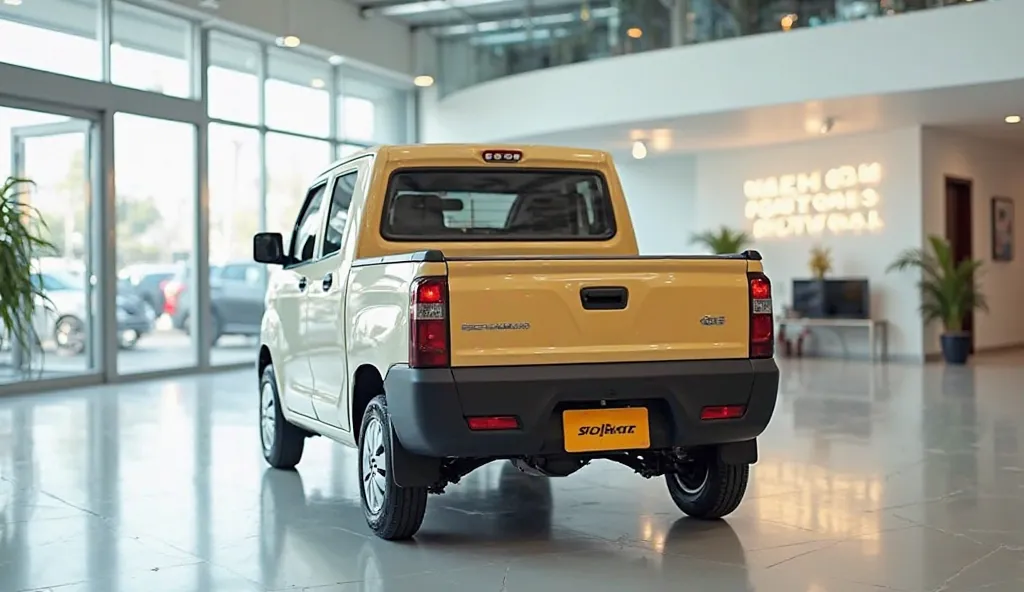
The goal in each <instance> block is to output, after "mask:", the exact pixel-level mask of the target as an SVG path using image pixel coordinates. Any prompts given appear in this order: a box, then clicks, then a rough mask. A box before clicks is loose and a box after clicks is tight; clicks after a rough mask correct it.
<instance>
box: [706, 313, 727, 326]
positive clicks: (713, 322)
mask: <svg viewBox="0 0 1024 592" xmlns="http://www.w3.org/2000/svg"><path fill="white" fill-rule="evenodd" d="M700 324H701V325H704V326H705V327H715V326H718V325H724V324H725V317H713V316H711V315H704V316H702V317H701V318H700Z"/></svg>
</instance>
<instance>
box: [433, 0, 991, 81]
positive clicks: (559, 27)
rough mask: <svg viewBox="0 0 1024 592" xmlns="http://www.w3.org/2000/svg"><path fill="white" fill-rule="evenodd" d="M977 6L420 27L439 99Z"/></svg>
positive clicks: (626, 14)
mask: <svg viewBox="0 0 1024 592" xmlns="http://www.w3.org/2000/svg"><path fill="white" fill-rule="evenodd" d="M972 1H982V0H662V1H655V0H591V1H588V2H583V3H570V4H565V3H562V4H552V5H549V4H546V5H545V6H532V5H527V6H525V7H524V6H523V5H522V4H519V5H517V6H515V7H513V8H511V9H510V8H509V7H508V5H507V4H506V3H501V2H498V3H494V2H479V3H472V4H470V5H466V6H460V7H458V12H457V13H456V10H455V9H454V8H448V9H444V10H438V11H436V12H435V14H437V15H438V18H437V21H436V22H435V23H426V22H422V21H418V22H417V25H418V26H419V27H420V28H421V29H424V30H426V31H427V32H428V33H430V34H433V35H434V36H436V37H437V38H438V40H439V43H438V45H439V47H438V65H437V70H438V74H439V85H440V88H439V90H440V92H441V94H447V93H450V92H453V91H456V90H459V89H461V88H465V87H467V86H470V85H473V84H477V83H480V82H486V81H487V80H493V79H495V78H500V77H502V76H509V75H512V74H520V73H522V72H528V71H531V70H539V69H542V68H550V67H553V66H561V65H566V64H573V63H577V62H583V61H589V60H596V59H601V58H606V57H612V56H618V55H627V54H632V53H637V52H643V51H650V50H653V49H662V48H666V47H678V46H680V45H688V44H693V43H705V42H708V41H715V40H719V39H728V38H731V37H742V36H746V35H757V34H761V33H772V32H786V31H791V30H793V29H798V28H802V27H821V26H827V25H831V24H834V23H842V22H847V21H851V20H860V19H868V18H882V17H888V16H893V15H898V14H903V13H906V12H911V11H915V10H924V9H929V8H939V7H942V6H949V5H952V4H961V3H966V2H972Z"/></svg>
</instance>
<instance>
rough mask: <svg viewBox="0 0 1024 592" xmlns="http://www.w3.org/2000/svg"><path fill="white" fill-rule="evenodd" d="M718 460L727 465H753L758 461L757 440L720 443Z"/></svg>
mask: <svg viewBox="0 0 1024 592" xmlns="http://www.w3.org/2000/svg"><path fill="white" fill-rule="evenodd" d="M718 460H720V461H721V462H722V463H723V464H727V465H752V464H754V463H756V462H757V440H746V441H744V442H729V443H728V444H720V445H718Z"/></svg>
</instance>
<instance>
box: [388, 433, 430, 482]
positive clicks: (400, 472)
mask: <svg viewBox="0 0 1024 592" xmlns="http://www.w3.org/2000/svg"><path fill="white" fill-rule="evenodd" d="M388 431H389V432H390V436H391V438H390V439H391V446H389V447H388V452H389V454H390V455H391V458H390V459H388V461H389V463H388V466H390V467H391V473H392V478H393V479H394V480H395V484H396V485H398V486H399V487H430V486H432V485H435V484H437V483H438V482H439V481H440V480H441V459H439V458H431V457H429V456H419V455H418V454H413V453H411V452H409V451H408V450H406V449H405V447H404V446H402V442H401V441H399V439H398V436H397V435H396V434H395V430H394V429H393V428H392V429H391V430H388Z"/></svg>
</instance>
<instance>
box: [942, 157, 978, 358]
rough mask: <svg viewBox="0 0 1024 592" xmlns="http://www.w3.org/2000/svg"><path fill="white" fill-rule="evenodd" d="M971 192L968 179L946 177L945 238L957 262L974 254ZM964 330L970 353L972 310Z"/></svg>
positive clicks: (972, 345) (972, 346)
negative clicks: (969, 340) (968, 340)
mask: <svg viewBox="0 0 1024 592" xmlns="http://www.w3.org/2000/svg"><path fill="white" fill-rule="evenodd" d="M971 194H972V189H971V182H970V181H969V180H967V179H954V178H951V177H946V239H947V240H948V241H949V244H950V246H951V247H952V248H953V257H955V258H956V261H957V263H959V262H960V261H963V260H964V259H970V258H972V257H973V256H974V247H973V244H974V243H973V240H974V235H973V232H972V230H971V229H972V228H973V226H972V221H973V217H972V207H971V205H972V203H973V200H972V198H971ZM964 331H967V332H968V333H969V334H970V336H971V353H974V311H973V310H972V311H968V312H967V316H966V317H965V318H964Z"/></svg>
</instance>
